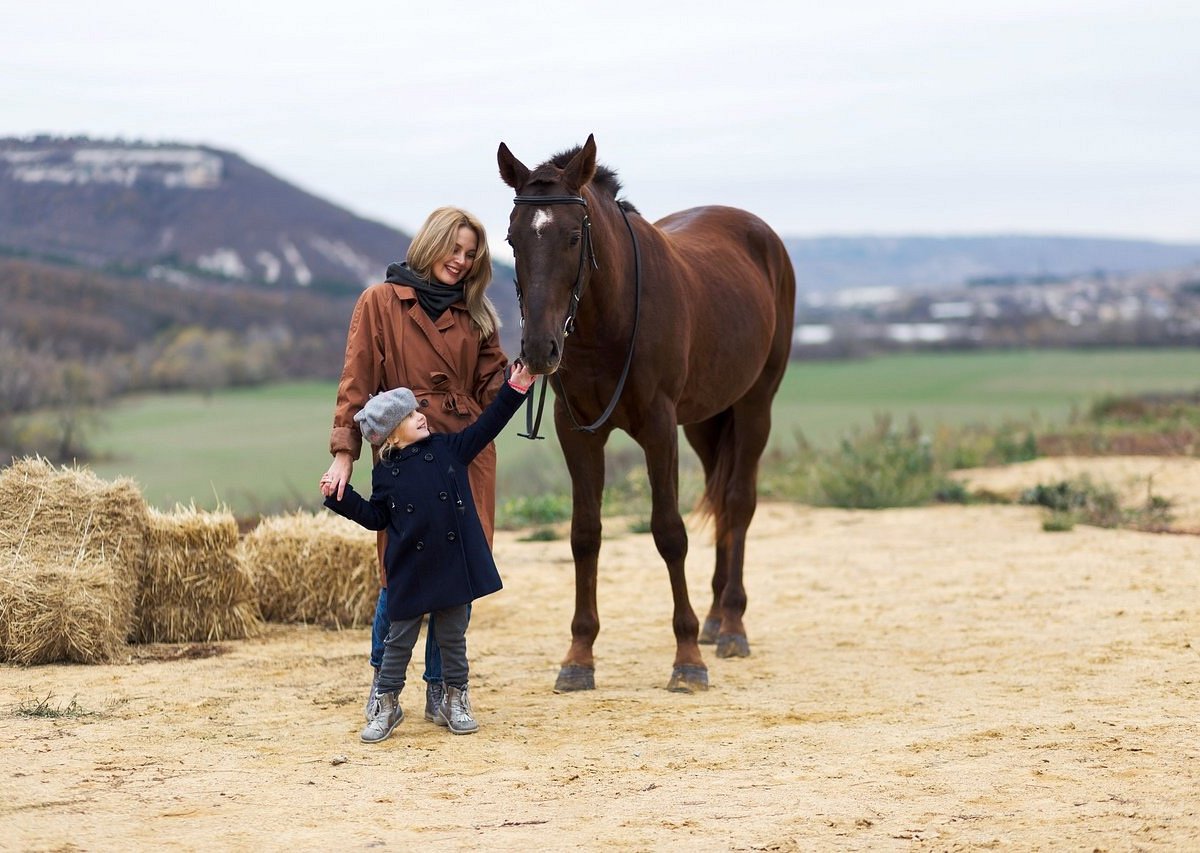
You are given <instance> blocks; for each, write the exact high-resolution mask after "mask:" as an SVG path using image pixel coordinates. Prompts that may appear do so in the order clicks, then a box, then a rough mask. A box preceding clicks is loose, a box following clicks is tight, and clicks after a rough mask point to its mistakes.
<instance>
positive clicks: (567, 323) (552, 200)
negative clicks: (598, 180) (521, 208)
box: [513, 195, 599, 337]
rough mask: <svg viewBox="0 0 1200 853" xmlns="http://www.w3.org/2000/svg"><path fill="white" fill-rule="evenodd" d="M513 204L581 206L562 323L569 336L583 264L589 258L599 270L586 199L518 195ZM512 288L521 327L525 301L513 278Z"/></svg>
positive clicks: (572, 326) (580, 286) (579, 294)
mask: <svg viewBox="0 0 1200 853" xmlns="http://www.w3.org/2000/svg"><path fill="white" fill-rule="evenodd" d="M513 204H536V205H539V206H545V205H551V204H581V205H583V211H584V213H583V244H582V245H581V246H580V247H579V268H578V269H577V270H576V271H575V284H574V285H573V286H572V287H571V304H570V306H569V307H568V308H567V318H566V319H565V320H564V321H563V337H568V336H570V334H571V332H573V331H575V314H576V313H577V312H578V311H579V299H580V297H581V296H582V295H583V262H584V260H585V259H588V258H590V259H591V261H592V269H599V265H598V264H597V263H596V249H595V247H594V246H593V245H592V220H591V219H589V218H588V215H587V209H588V203H587V199H586V198H584V197H583V196H581V195H543V196H535V195H519V196H515V197H514V198H513ZM513 286H514V287H516V289H517V307H518V308H520V309H521V325H522V326H524V325H525V301H524V300H523V299H522V298H521V284H520V282H518V281H517V280H516V279H515V278H514V279H513Z"/></svg>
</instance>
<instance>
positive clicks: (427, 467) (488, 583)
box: [321, 364, 536, 743]
mask: <svg viewBox="0 0 1200 853" xmlns="http://www.w3.org/2000/svg"><path fill="white" fill-rule="evenodd" d="M534 379H536V377H534V376H532V375H531V374H530V373H529V372H528V371H527V370H526V369H525V367H524V365H521V364H516V365H514V366H513V371H512V375H511V377H510V378H509V380H508V382H507V384H506V385H505V386H504V387H502V388H501V389H500V393H499V394H498V395H497V396H496V399H495V400H494V401H493V402H492V404H491V405H490V406H488V408H487V409H486V410H485V411H484V412H483V414H482V415H480V416H479V419H478V420H477V421H476V422H475V423H473V424H472V425H471V426H469V427H467V428H466V429H464V430H462V431H461V432H456V433H450V434H444V433H443V434H431V433H430V431H429V423H428V421H427V420H426V418H425V415H424V414H423V413H422V412H421V411H420V409H419V408H418V405H417V400H416V397H415V396H414V395H413V393H412V391H410V390H409V389H408V388H397V389H394V390H392V391H386V392H384V393H382V394H377V395H376V396H374V397H372V398H371V399H370V400H368V401H367V404H366V405H365V406H363V408H362V410H361V411H359V413H358V414H357V415H355V420H356V421H357V423H358V425H359V429H360V430H361V432H362V435H363V437H364V438H366V439H367V440H368V441H369V442H371V444H372V445H375V446H378V447H379V462H378V463H377V464H376V465H375V469H374V472H373V474H372V484H371V499H370V500H369V501H368V500H364V499H363V498H362V497H361V496H360V495H359V494H358V493H357V492H355V491H354V488H353V487H352V486H350V485H349V484H345V485H344V489H339V488H338V484H337V483H336V482H335V481H334V479H333V477H332V476H331V475H330V474H328V473H327V474H325V476H323V477H322V478H321V493H322V494H323V495H324V496H325V505H326V506H327V507H329V508H330V509H332V510H333V511H334V512H337V513H339V514H340V515H344V516H345V517H346V518H349V519H351V520H352V521H355V522H357V523H359V524H361V525H362V526H363V527H366V528H368V529H370V530H386V531H387V552H386V554H385V557H384V566H385V568H386V570H387V615H388V620H389V622H390V624H389V628H388V634H387V639H386V641H385V643H384V651H383V661H382V665H381V666H380V669H379V684H378V687H377V689H376V697H377V701H376V703H375V707H374V709H373V713H372V715H371V719H370V722H368V723H367V726H366V728H364V729H363V730H362V734H361V736H360V737H361V738H362V740H363V741H364V742H365V743H377V742H379V741H381V740H384V739H385V738H387V737H388V736H389V735H390V734H391V733H392V730H393V729H394V728H395V727H396V726H397V725H398V724H399V722H400V721H401V720H402V719H404V711H403V710H401V708H400V701H399V699H400V691H401V690H403V689H404V681H405V675H406V673H407V671H408V664H409V661H410V659H411V658H412V651H413V646H414V645H415V643H416V641H417V635H418V633H419V632H420V630H421V622H422V620H423V619H424V616H425V614H427V613H428V614H431V615H432V616H433V617H436V618H433V619H431V627H430V631H431V632H433V633H435V634H436V637H437V641H438V646H439V647H440V648H441V653H442V672H443V673H444V675H443V678H444V683H445V687H446V690H445V695H444V696H443V697H442V701H441V704H440V706H439V707H438V708H437V709H436V711H435V715H436V717H437V722H439V723H440V724H441V725H445V726H448V727H449V728H450V731H452V732H453V733H454V734H470V733H471V732H474V731H475V730H477V729H478V728H479V725H478V723H476V722H475V718H474V716H473V715H472V713H471V703H470V700H469V699H468V697H467V674H468V671H467V640H466V630H467V615H468V612H467V607H468V605H469V604H470V602H471V601H473V600H474V599H476V598H480V597H482V596H484V595H489V594H491V593H493V592H496V591H497V590H499V589H500V587H501V582H500V574H499V572H498V571H497V570H496V562H495V560H494V559H493V558H492V551H491V547H490V546H489V543H488V539H487V537H486V536H485V535H484V531H483V527H482V525H481V523H480V519H479V515H478V512H477V511H476V509H475V501H474V498H473V496H472V492H471V483H470V479H469V478H468V476H467V466H468V465H469V464H470V462H471V460H472V459H474V458H475V456H476V454H478V453H479V452H480V451H481V450H482V449H483V448H484V447H486V446H488V445H489V444H490V443H491V441H492V439H494V438H495V437H496V435H497V434H499V432H500V430H501V429H503V428H504V425H505V424H506V423H508V421H509V419H510V418H511V417H512V416H513V414H514V413H515V412H516V411H517V409H518V408H520V405H521V402H522V401H523V400H524V399H525V394H526V393H527V392H528V390H529V387H530V386H531V385H532V384H533V381H534ZM339 493H340V494H339Z"/></svg>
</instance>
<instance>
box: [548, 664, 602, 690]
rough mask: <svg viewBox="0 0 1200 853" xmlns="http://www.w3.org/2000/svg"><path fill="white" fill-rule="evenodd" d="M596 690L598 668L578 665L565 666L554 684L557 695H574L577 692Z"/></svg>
mask: <svg viewBox="0 0 1200 853" xmlns="http://www.w3.org/2000/svg"><path fill="white" fill-rule="evenodd" d="M595 689H596V668H595V667H594V666H580V665H579V664H577V663H568V664H563V666H562V669H560V670H559V671H558V679H557V680H556V681H555V682H554V692H555V693H574V692H575V691H576V690H595Z"/></svg>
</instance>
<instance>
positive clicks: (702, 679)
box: [667, 664, 708, 693]
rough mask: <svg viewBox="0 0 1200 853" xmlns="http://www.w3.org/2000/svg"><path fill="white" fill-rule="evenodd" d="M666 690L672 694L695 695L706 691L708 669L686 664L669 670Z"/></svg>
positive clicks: (702, 666)
mask: <svg viewBox="0 0 1200 853" xmlns="http://www.w3.org/2000/svg"><path fill="white" fill-rule="evenodd" d="M667 689H668V690H670V691H672V692H674V693H695V692H696V691H697V690H707V689H708V667H706V666H704V665H703V664H701V665H699V666H696V665H695V664H687V665H684V666H677V667H675V668H674V669H673V670H671V681H670V683H669V684H667Z"/></svg>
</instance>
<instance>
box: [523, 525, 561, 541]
mask: <svg viewBox="0 0 1200 853" xmlns="http://www.w3.org/2000/svg"><path fill="white" fill-rule="evenodd" d="M561 538H562V536H560V535H559V533H558V531H557V530H555V529H554V528H553V527H535V528H534V529H533V530H530V531H529V533H528V534H526V535H525V536H522V537H521V538H519V539H518V540H517V541H518V542H554V541H556V540H558V539H561Z"/></svg>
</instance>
